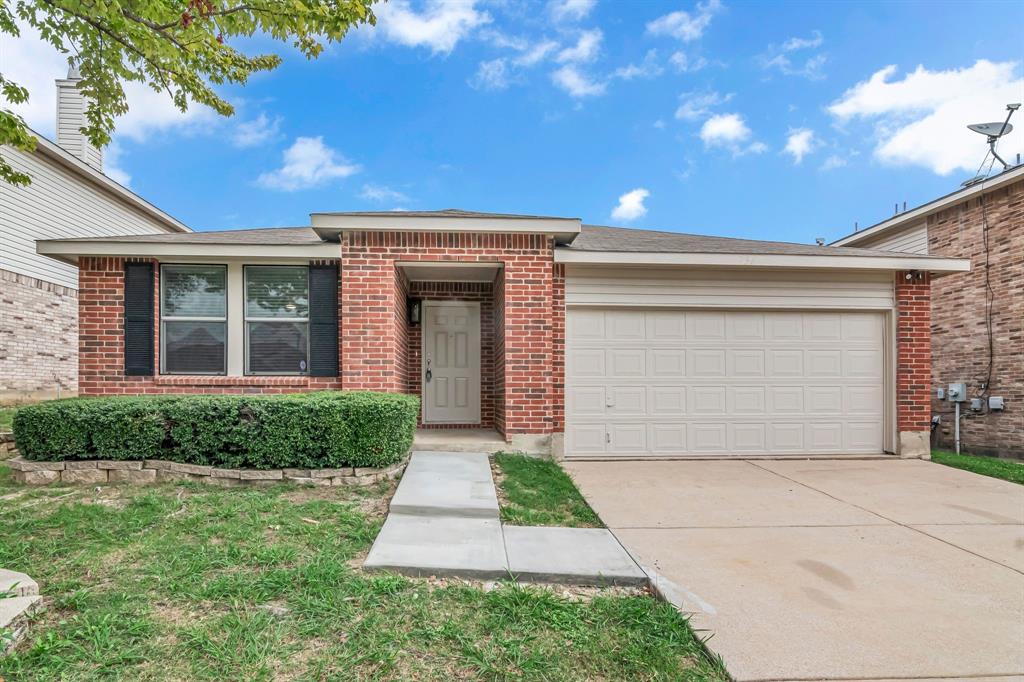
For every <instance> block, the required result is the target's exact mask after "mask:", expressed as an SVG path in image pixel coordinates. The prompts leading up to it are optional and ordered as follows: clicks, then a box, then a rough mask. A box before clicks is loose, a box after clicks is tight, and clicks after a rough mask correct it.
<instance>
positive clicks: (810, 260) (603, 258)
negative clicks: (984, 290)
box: [555, 248, 971, 273]
mask: <svg viewBox="0 0 1024 682" xmlns="http://www.w3.org/2000/svg"><path fill="white" fill-rule="evenodd" d="M555 262H556V263H598V264H600V263H607V264H620V265H689V266H709V267H725V268H729V267H751V268H811V269H818V270H828V269H842V270H923V271H926V272H933V273H949V272H969V271H970V269H971V261H969V260H967V259H963V258H934V257H914V256H912V255H907V256H906V257H889V256H878V257H874V256H806V255H783V254H732V253H670V252H662V253H647V252H640V253H637V252H627V251H574V250H572V249H568V248H566V249H555Z"/></svg>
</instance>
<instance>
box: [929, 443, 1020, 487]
mask: <svg viewBox="0 0 1024 682" xmlns="http://www.w3.org/2000/svg"><path fill="white" fill-rule="evenodd" d="M932 461H933V462H938V463H939V464H945V465H946V466H950V467H956V468H957V469H965V470H967V471H973V472H974V473H976V474H981V475H982V476H991V477H992V478H1001V479H1003V480H1004V481H1011V482H1013V483H1020V484H1024V462H1018V461H1014V460H1012V459H997V458H995V457H982V456H978V455H964V454H960V455H958V454H956V453H955V452H947V451H945V450H932Z"/></svg>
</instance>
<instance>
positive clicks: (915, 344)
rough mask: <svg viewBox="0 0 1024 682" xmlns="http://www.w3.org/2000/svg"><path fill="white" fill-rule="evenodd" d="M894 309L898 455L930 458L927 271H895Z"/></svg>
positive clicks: (929, 327)
mask: <svg viewBox="0 0 1024 682" xmlns="http://www.w3.org/2000/svg"><path fill="white" fill-rule="evenodd" d="M908 275H910V276H911V277H912V278H911V279H908V278H907V277H908ZM896 311H897V319H896V430H897V431H898V433H899V454H900V456H901V457H921V458H923V459H929V458H930V457H931V444H930V439H929V436H930V432H931V365H932V349H931V282H930V278H929V276H928V274H927V273H916V274H915V273H907V272H898V273H896Z"/></svg>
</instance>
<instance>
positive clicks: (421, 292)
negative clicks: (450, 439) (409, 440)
mask: <svg viewBox="0 0 1024 682" xmlns="http://www.w3.org/2000/svg"><path fill="white" fill-rule="evenodd" d="M493 288H494V287H493V285H492V284H490V283H489V282H487V283H485V282H412V283H411V284H410V285H409V295H410V296H412V297H413V298H419V299H423V300H424V301H471V302H477V303H479V304H480V424H479V426H481V427H484V428H493V426H494V375H495V372H503V371H504V368H503V367H495V364H494V331H495V325H494V292H493ZM405 319H406V320H407V319H408V317H406V318H405ZM408 336H409V343H408V367H409V388H408V392H409V393H411V394H413V395H421V390H422V386H423V381H422V371H423V353H422V352H423V325H422V324H419V325H416V326H415V327H412V326H410V327H408ZM421 426H422V423H421ZM439 426H440V427H441V428H453V426H455V425H452V424H441V425H439ZM467 426H477V425H476V424H473V425H467Z"/></svg>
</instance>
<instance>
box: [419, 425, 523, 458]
mask: <svg viewBox="0 0 1024 682" xmlns="http://www.w3.org/2000/svg"><path fill="white" fill-rule="evenodd" d="M412 449H413V450H421V451H424V452H427V451H429V452H477V453H480V452H483V453H487V454H490V455H493V454H494V453H495V452H501V451H503V450H508V449H509V444H508V443H507V442H505V439H504V438H502V437H501V436H500V435H499V434H498V432H497V431H493V430H491V429H419V430H417V431H416V436H415V438H414V439H413V442H412Z"/></svg>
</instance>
